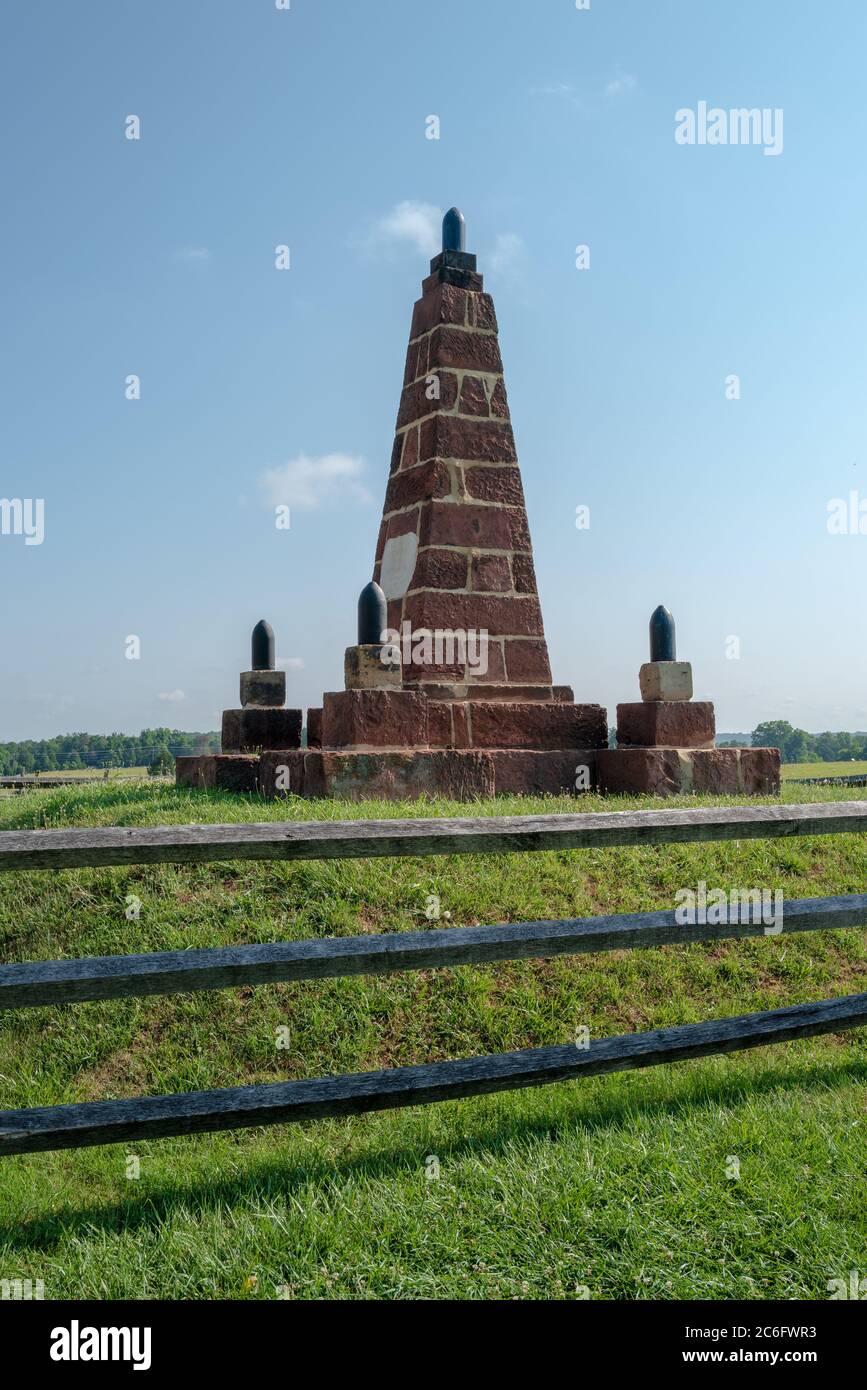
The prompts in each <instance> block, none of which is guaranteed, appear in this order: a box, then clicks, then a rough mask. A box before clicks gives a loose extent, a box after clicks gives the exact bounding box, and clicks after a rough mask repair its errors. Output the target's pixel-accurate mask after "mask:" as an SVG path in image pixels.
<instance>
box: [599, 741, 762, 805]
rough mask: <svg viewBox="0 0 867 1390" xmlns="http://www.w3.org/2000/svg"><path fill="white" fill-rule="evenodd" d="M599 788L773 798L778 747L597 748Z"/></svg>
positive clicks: (652, 793)
mask: <svg viewBox="0 0 867 1390" xmlns="http://www.w3.org/2000/svg"><path fill="white" fill-rule="evenodd" d="M597 772H598V785H599V790H600V791H601V792H608V793H614V794H616V793H620V794H621V795H623V794H627V793H632V794H639V793H645V794H647V795H649V796H677V795H683V794H688V793H690V792H707V793H709V794H712V795H714V796H777V795H778V794H779V790H780V750H779V748H600V749H599V752H598V754H597Z"/></svg>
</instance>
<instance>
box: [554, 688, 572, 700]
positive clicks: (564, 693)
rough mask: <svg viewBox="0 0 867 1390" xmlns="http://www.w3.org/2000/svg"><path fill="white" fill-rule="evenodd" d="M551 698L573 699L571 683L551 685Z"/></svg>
mask: <svg viewBox="0 0 867 1390" xmlns="http://www.w3.org/2000/svg"><path fill="white" fill-rule="evenodd" d="M551 698H552V699H553V700H574V699H575V692H574V690H573V689H572V687H571V685H554V686H552V687H551Z"/></svg>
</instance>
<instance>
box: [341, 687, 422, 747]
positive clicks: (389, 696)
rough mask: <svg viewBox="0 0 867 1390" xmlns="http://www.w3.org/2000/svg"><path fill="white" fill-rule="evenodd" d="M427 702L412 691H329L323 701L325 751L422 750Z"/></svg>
mask: <svg viewBox="0 0 867 1390" xmlns="http://www.w3.org/2000/svg"><path fill="white" fill-rule="evenodd" d="M427 741H428V721H427V701H426V700H425V698H424V696H423V695H418V694H416V693H415V691H412V690H338V691H329V692H328V693H327V694H326V695H325V696H324V697H323V700H322V745H323V747H324V748H352V747H356V746H362V747H372V748H419V747H421V748H423V747H424V746H425V745H426V744H427Z"/></svg>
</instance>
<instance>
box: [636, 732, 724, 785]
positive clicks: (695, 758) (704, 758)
mask: <svg viewBox="0 0 867 1390" xmlns="http://www.w3.org/2000/svg"><path fill="white" fill-rule="evenodd" d="M618 736H619V735H618ZM689 760H690V762H691V764H692V778H691V783H692V784H691V786H690V785H687V784H688V782H689V780H690V778H689V771H688V769H687V768H684V769H683V772H684V776H683V779H682V789H683V790H684V791H694V792H712V793H713V794H714V795H715V796H737V794H738V792H739V791H741V790H742V788H741V777H740V749H738V748H696V749H695V751H694V752H693V753H691V754H690V755H689ZM683 761H685V760H683Z"/></svg>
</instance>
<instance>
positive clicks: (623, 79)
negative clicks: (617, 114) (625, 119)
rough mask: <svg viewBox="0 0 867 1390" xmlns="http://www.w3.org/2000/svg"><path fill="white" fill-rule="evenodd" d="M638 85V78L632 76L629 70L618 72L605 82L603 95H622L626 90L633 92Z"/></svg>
mask: <svg viewBox="0 0 867 1390" xmlns="http://www.w3.org/2000/svg"><path fill="white" fill-rule="evenodd" d="M637 86H638V78H637V77H633V76H632V73H630V72H621V73H618V75H617V76H616V77H612V78H611V80H610V81H609V82H606V84H605V95H606V96H607V97H620V96H624V95H625V94H626V92H634V91H635V88H636V87H637Z"/></svg>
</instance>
